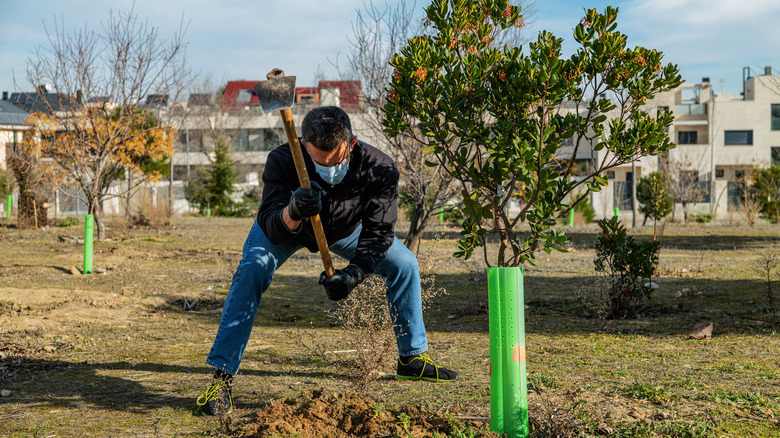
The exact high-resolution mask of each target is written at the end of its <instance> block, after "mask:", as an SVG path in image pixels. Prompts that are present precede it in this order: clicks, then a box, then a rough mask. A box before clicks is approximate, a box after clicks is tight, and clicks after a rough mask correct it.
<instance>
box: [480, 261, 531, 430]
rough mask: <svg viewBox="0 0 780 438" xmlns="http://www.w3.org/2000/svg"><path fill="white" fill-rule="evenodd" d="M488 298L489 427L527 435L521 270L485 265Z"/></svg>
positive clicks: (518, 268) (526, 392)
mask: <svg viewBox="0 0 780 438" xmlns="http://www.w3.org/2000/svg"><path fill="white" fill-rule="evenodd" d="M488 292H489V300H490V429H491V430H492V431H494V432H498V433H501V434H503V433H505V434H507V436H508V437H509V438H518V437H526V436H528V431H529V430H528V391H527V387H526V375H525V373H526V366H525V316H524V312H525V308H524V304H523V303H524V299H523V270H522V268H520V267H502V268H488Z"/></svg>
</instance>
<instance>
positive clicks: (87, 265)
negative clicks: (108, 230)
mask: <svg viewBox="0 0 780 438" xmlns="http://www.w3.org/2000/svg"><path fill="white" fill-rule="evenodd" d="M94 224H95V223H94V218H93V216H92V215H91V214H88V215H86V216H84V271H83V273H84V274H91V273H92V236H93V235H94V231H95V230H94Z"/></svg>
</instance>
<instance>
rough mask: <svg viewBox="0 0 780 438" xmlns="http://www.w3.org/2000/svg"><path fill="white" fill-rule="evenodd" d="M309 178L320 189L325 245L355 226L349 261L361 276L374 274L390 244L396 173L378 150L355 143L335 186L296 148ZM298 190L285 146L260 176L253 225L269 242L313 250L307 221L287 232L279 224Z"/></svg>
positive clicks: (394, 216)
mask: <svg viewBox="0 0 780 438" xmlns="http://www.w3.org/2000/svg"><path fill="white" fill-rule="evenodd" d="M301 149H302V152H303V159H304V161H305V162H306V170H307V171H308V173H309V178H310V179H311V180H312V181H316V182H317V183H318V184H319V185H320V186H321V187H322V211H320V218H321V219H322V227H323V228H324V230H325V236H326V238H327V241H328V244H329V245H330V244H333V243H334V242H336V241H338V240H341V239H343V238H344V237H347V236H349V235H350V234H352V232H353V231H355V228H357V226H358V225H359V224H361V223H362V224H363V229H362V231H361V232H360V238H359V241H358V246H357V251H356V253H355V257H354V258H353V259H352V260H350V263H353V264H355V265H357V266H358V267H359V268H360V269H362V270H363V272H365V273H366V274H369V273H371V272H374V269H375V268H376V266H377V265H378V264H379V263H380V262H381V261H382V260H384V258H385V256H386V255H387V250H388V248H390V245H392V243H393V239H394V232H393V229H394V227H395V222H396V220H397V218H398V170H397V169H396V167H395V163H393V160H392V159H391V158H390V157H388V156H387V155H385V154H384V153H382V152H381V151H379V149H377V148H375V147H373V146H371V145H369V144H367V143H363V142H362V141H358V142H357V144H355V147H354V148H353V149H352V154H351V156H350V163H349V170H348V171H347V175H346V176H345V177H344V180H343V181H342V182H341V183H340V184H336V185H330V184H328V183H326V182H325V181H323V180H322V178H320V176H319V175H318V174H317V171H316V170H315V167H314V163H313V162H312V160H311V157H310V156H309V154H308V152H307V151H306V148H301ZM299 186H300V184H299V183H298V176H297V174H296V172H295V162H294V161H293V158H292V152H291V151H290V145H289V144H287V143H285V144H283V145H281V146H279V147H278V148H276V149H274V150H272V151H271V152H270V153H269V154H268V161H267V162H266V165H265V171H264V172H263V200H262V202H261V203H260V209H259V211H258V214H257V224H258V225H259V226H260V228H261V229H262V230H263V233H265V235H266V237H268V240H270V241H271V243H273V244H275V245H278V244H281V243H285V242H289V241H293V242H296V243H299V244H301V245H303V246H305V247H306V248H308V249H309V250H310V251H311V252H316V251H317V250H318V248H317V241H316V239H315V237H314V231H313V229H312V227H311V222H310V221H305V222H303V223H302V226H300V227H298V229H297V230H293V231H290V230H289V229H288V228H287V226H286V225H285V224H284V222H283V221H282V210H284V208H285V207H287V205H288V203H289V202H290V196H292V192H293V191H295V189H297V188H298V187H299Z"/></svg>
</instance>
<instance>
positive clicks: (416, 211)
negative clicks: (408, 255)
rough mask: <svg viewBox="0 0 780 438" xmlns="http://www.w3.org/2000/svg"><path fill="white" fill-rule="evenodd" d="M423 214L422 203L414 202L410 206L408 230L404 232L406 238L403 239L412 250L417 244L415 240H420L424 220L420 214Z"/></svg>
mask: <svg viewBox="0 0 780 438" xmlns="http://www.w3.org/2000/svg"><path fill="white" fill-rule="evenodd" d="M424 214H425V212H424V205H423V204H421V203H416V204H415V205H414V206H413V207H412V213H411V216H410V217H409V232H408V233H407V234H406V239H404V245H406V247H407V248H409V249H410V250H412V251H414V248H415V247H416V246H417V242H418V241H419V240H420V237H421V235H422V232H423V226H424V223H425V220H424V219H423V217H422V216H423V215H424Z"/></svg>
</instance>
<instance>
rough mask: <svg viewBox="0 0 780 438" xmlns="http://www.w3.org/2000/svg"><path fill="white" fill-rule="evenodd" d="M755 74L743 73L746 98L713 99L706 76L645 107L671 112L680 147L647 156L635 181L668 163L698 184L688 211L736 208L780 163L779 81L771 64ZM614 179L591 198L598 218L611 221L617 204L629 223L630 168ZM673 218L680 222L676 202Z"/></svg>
mask: <svg viewBox="0 0 780 438" xmlns="http://www.w3.org/2000/svg"><path fill="white" fill-rule="evenodd" d="M750 74H751V73H750V69H749V68H746V69H745V71H744V91H743V93H742V95H741V96H730V95H728V94H715V92H714V89H713V84H712V83H711V82H710V81H709V78H703V80H702V82H701V83H697V84H683V85H682V86H680V87H678V88H676V89H674V90H670V91H668V92H664V93H661V94H660V95H658V96H656V98H655V99H654V100H653V101H651V102H648V104H647V106H646V109H647V111H648V112H650V113H651V114H653V113H654V112H656V111H658V110H660V109H669V110H672V111H674V115H675V121H674V124H673V126H672V127H671V128H670V130H669V136H670V138H671V140H672V141H674V142H676V143H677V147H676V148H675V149H673V150H671V151H669V152H668V158H669V160H668V161H664V158H661V157H645V158H643V159H641V160H639V161H637V162H636V163H634V166H633V168H634V169H635V170H636V173H637V175H636V181H638V180H639V178H641V177H642V176H646V175H647V174H648V173H650V172H654V171H657V170H658V169H659V168H661V167H665V166H670V167H667V168H671V169H673V171H675V173H677V174H678V175H679V174H685V175H684V176H685V179H686V180H687V182H688V185H690V186H695V187H696V190H695V194H693V199H694V201H695V202H693V203H691V204H690V205H689V213H714V214H715V215H716V218H717V217H721V218H723V217H725V215H726V214H727V213H728V212H734V211H737V210H739V209H740V207H741V199H742V193H743V191H744V188H745V182H746V181H749V180H750V171H751V170H752V169H753V168H755V167H768V166H770V165H780V76H773V75H772V70H771V67H767V68H766V69H765V71H764V74H763V75H759V76H751V75H750ZM596 154H598V153H596ZM609 176H610V185H609V186H608V187H607V188H606V189H605V190H604V191H603V192H602V193H594V194H593V196H592V198H591V200H592V202H593V205H594V208H595V210H596V213H597V215H598V216H611V215H612V211H613V208H614V207H619V209H620V217H621V218H624V219H628V218H630V217H631V214H632V211H631V190H632V187H631V186H632V177H633V173H632V165H631V164H625V165H623V166H620V167H618V168H615V169H613V172H610V174H609ZM713 176H714V178H713ZM675 215H676V217H677V218H678V219H679V218H681V217H682V207H681V205H680V204H679V203H677V204H676V205H675ZM640 219H641V218H640Z"/></svg>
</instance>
